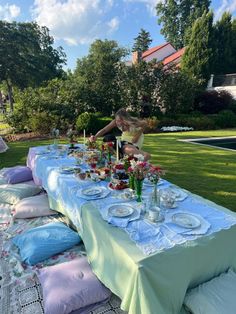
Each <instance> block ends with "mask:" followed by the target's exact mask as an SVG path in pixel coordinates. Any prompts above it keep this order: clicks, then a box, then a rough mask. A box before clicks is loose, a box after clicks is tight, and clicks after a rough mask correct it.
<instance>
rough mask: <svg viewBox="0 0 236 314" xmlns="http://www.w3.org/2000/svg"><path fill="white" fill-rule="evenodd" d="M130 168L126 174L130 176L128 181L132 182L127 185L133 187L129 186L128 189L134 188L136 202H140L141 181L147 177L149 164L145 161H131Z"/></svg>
mask: <svg viewBox="0 0 236 314" xmlns="http://www.w3.org/2000/svg"><path fill="white" fill-rule="evenodd" d="M130 164H131V165H130V167H129V168H128V173H129V175H130V181H131V180H133V182H132V181H131V182H129V184H130V185H131V184H133V185H134V186H133V187H132V186H130V188H135V190H136V194H137V201H138V202H141V201H142V186H143V180H144V178H145V177H146V176H147V173H148V170H149V163H147V162H145V161H139V160H137V161H136V160H131V161H130Z"/></svg>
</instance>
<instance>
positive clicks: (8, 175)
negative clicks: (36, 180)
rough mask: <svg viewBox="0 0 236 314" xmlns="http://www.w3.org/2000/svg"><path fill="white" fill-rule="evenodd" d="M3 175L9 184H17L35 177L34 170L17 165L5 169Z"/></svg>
mask: <svg viewBox="0 0 236 314" xmlns="http://www.w3.org/2000/svg"><path fill="white" fill-rule="evenodd" d="M3 177H4V178H5V179H6V181H7V183H9V184H16V183H21V182H25V181H30V180H32V179H33V177H32V171H31V169H30V168H28V167H26V166H15V167H12V168H9V169H7V170H5V171H4V173H3Z"/></svg>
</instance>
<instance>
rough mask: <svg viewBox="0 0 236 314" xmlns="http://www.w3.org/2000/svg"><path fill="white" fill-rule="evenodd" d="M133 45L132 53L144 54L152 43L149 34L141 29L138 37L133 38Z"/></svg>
mask: <svg viewBox="0 0 236 314" xmlns="http://www.w3.org/2000/svg"><path fill="white" fill-rule="evenodd" d="M134 41H135V42H134V45H133V48H132V51H133V52H134V51H140V52H144V51H146V50H148V48H149V46H150V44H151V43H152V39H151V36H150V33H149V32H147V31H145V30H144V29H143V28H141V30H140V32H139V34H138V36H137V37H136V38H134Z"/></svg>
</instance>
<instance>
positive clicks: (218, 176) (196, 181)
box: [0, 129, 236, 212]
mask: <svg viewBox="0 0 236 314" xmlns="http://www.w3.org/2000/svg"><path fill="white" fill-rule="evenodd" d="M211 136H236V129H234V130H221V131H205V132H200V131H199V132H187V133H162V134H149V135H146V136H145V147H144V149H146V150H147V151H149V152H150V153H151V154H152V162H153V163H155V164H160V165H161V166H162V167H163V168H164V169H166V176H165V178H166V179H168V180H170V181H171V182H173V183H175V184H177V185H179V186H181V187H183V188H185V189H187V190H189V191H191V192H193V193H196V194H198V195H201V196H203V197H205V198H207V199H210V200H212V201H214V202H216V203H218V204H220V205H222V206H225V207H227V208H229V209H231V210H233V211H235V212H236V151H235V152H234V151H227V150H222V149H216V148H211V147H205V146H201V145H194V144H191V143H186V142H180V141H178V140H179V139H187V138H198V137H211ZM49 143H50V142H49V141H48V140H45V141H30V142H16V143H10V144H9V146H10V150H9V151H7V152H6V153H4V154H0V168H1V167H5V166H13V165H16V164H24V163H25V160H26V156H27V153H28V149H29V147H30V146H37V145H42V144H49Z"/></svg>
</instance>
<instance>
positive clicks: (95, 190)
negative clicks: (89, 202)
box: [81, 187, 102, 196]
mask: <svg viewBox="0 0 236 314" xmlns="http://www.w3.org/2000/svg"><path fill="white" fill-rule="evenodd" d="M81 193H82V194H83V195H85V196H98V195H100V194H101V193H102V188H101V187H89V188H84V189H82V191H81Z"/></svg>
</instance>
